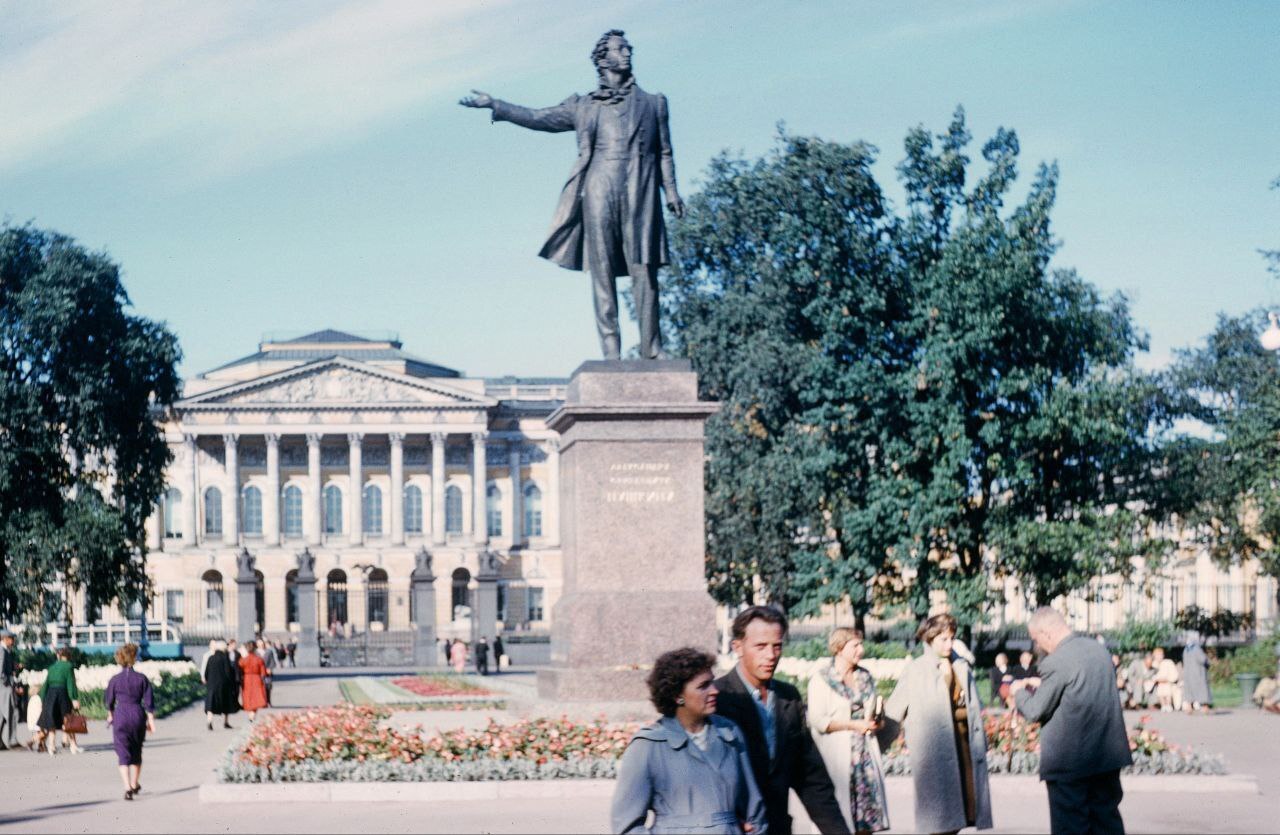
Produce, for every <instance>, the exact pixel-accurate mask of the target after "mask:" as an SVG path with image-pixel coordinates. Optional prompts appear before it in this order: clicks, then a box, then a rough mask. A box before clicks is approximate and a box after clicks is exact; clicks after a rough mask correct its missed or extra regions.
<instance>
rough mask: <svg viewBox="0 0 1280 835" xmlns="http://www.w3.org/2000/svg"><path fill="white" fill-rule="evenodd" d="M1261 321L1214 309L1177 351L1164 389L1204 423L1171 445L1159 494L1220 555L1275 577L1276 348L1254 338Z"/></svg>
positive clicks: (1279, 555)
mask: <svg viewBox="0 0 1280 835" xmlns="http://www.w3.org/2000/svg"><path fill="white" fill-rule="evenodd" d="M1266 321H1267V316H1266V312H1265V311H1264V310H1261V309H1259V310H1254V311H1251V312H1249V313H1246V314H1244V315H1242V316H1227V315H1220V316H1219V317H1218V324H1217V326H1216V327H1215V328H1214V331H1213V333H1212V334H1210V335H1209V337H1208V338H1207V339H1206V340H1205V342H1204V344H1203V345H1200V346H1198V347H1196V348H1194V349H1191V350H1188V351H1184V352H1181V353H1180V354H1179V355H1178V356H1177V358H1176V360H1175V362H1174V365H1173V367H1172V369H1171V370H1170V372H1169V377H1168V386H1169V389H1170V391H1171V392H1173V393H1175V394H1177V395H1179V396H1180V400H1179V405H1180V407H1181V409H1180V411H1181V414H1182V416H1183V417H1185V418H1187V419H1190V420H1194V421H1198V422H1199V423H1200V424H1201V425H1203V427H1204V430H1205V431H1204V432H1201V433H1199V434H1187V435H1184V436H1182V437H1180V438H1178V439H1176V440H1175V441H1174V442H1173V443H1171V444H1170V445H1169V447H1168V450H1167V453H1166V458H1167V462H1168V463H1167V466H1166V471H1167V473H1168V479H1167V481H1168V484H1167V488H1166V489H1167V491H1168V494H1169V496H1168V498H1167V499H1166V502H1167V504H1168V505H1169V506H1170V507H1171V508H1172V509H1173V510H1174V511H1175V512H1176V513H1177V514H1178V518H1179V521H1180V523H1181V527H1182V530H1183V531H1184V532H1185V534H1186V535H1187V536H1188V537H1190V539H1191V541H1192V542H1194V543H1196V544H1198V545H1199V546H1201V547H1203V548H1205V549H1207V550H1208V553H1209V555H1210V556H1211V557H1212V558H1213V560H1214V562H1216V563H1217V564H1218V565H1220V566H1223V567H1229V566H1231V565H1236V564H1239V563H1241V562H1244V561H1247V560H1257V561H1258V564H1259V567H1260V569H1261V570H1262V571H1263V573H1265V574H1268V575H1270V576H1272V577H1280V547H1278V545H1277V543H1280V490H1278V489H1277V485H1280V358H1278V357H1277V355H1276V354H1275V353H1273V352H1271V351H1268V350H1266V349H1265V348H1263V347H1262V346H1261V345H1260V344H1258V334H1259V333H1261V332H1262V329H1263V326H1264V324H1265V323H1266Z"/></svg>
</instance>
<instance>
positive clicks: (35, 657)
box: [18, 647, 116, 672]
mask: <svg viewBox="0 0 1280 835" xmlns="http://www.w3.org/2000/svg"><path fill="white" fill-rule="evenodd" d="M57 660H58V656H57V655H55V654H54V653H53V651H52V650H48V649H20V650H18V663H19V664H21V665H22V667H23V669H26V670H31V671H33V672H34V671H36V670H47V669H49V668H50V667H52V666H53V662H54V661H57ZM115 663H116V659H115V656H114V655H112V654H111V653H100V652H82V651H81V650H80V648H79V647H71V666H73V667H77V668H79V667H111V666H113V665H114V664H115Z"/></svg>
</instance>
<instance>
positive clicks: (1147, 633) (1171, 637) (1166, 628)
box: [1103, 620, 1178, 654]
mask: <svg viewBox="0 0 1280 835" xmlns="http://www.w3.org/2000/svg"><path fill="white" fill-rule="evenodd" d="M1103 635H1104V637H1105V638H1106V639H1107V645H1108V646H1109V647H1110V648H1111V650H1112V651H1113V652H1118V653H1121V654H1124V653H1126V652H1146V651H1148V650H1152V649H1155V648H1156V647H1171V646H1173V645H1174V643H1175V642H1176V641H1177V637H1178V627H1177V626H1176V625H1174V623H1173V622H1172V621H1167V620H1131V621H1128V622H1126V623H1125V625H1124V626H1122V627H1120V628H1119V629H1110V630H1107V631H1106V632H1105V633H1103Z"/></svg>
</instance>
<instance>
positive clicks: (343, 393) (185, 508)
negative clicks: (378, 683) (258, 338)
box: [148, 330, 567, 641]
mask: <svg viewBox="0 0 1280 835" xmlns="http://www.w3.org/2000/svg"><path fill="white" fill-rule="evenodd" d="M566 384H567V381H566V380H562V379H519V378H514V377H506V378H497V379H481V378H471V377H465V376H463V375H462V374H461V373H460V372H458V371H455V370H453V369H450V368H446V367H444V366H441V365H437V364H435V363H432V362H428V361H426V360H423V359H420V358H418V357H415V356H413V355H411V354H409V353H407V352H405V351H404V350H403V348H402V346H401V343H400V342H399V341H398V340H397V339H395V338H386V339H375V338H367V337H363V336H356V335H352V334H349V333H343V332H340V331H334V330H325V331H319V332H316V333H311V334H308V335H306V336H301V337H297V338H292V339H270V338H269V339H266V340H264V341H263V342H262V343H261V344H260V345H259V346H258V351H257V352H256V353H253V354H250V355H248V356H245V357H241V358H240V359H237V360H234V361H232V362H229V363H227V364H225V365H222V366H220V367H218V368H215V369H213V370H211V371H207V372H205V373H203V374H200V375H197V376H196V377H194V378H193V379H190V380H188V381H187V382H186V386H185V388H184V390H183V396H182V399H181V400H179V401H178V402H177V403H175V404H174V405H173V407H172V409H171V410H170V411H169V413H168V414H167V415H166V417H165V420H164V426H163V429H164V433H165V437H166V439H167V440H168V442H169V444H170V445H171V447H172V449H173V452H174V456H173V463H172V464H171V465H170V467H169V470H168V477H167V484H168V487H167V490H166V492H165V494H164V496H163V497H162V498H161V500H160V502H159V503H158V504H157V507H156V513H155V515H154V517H153V518H152V520H151V521H150V523H149V525H148V537H149V548H148V551H149V556H148V569H149V572H150V574H151V576H152V578H153V580H154V583H155V598H154V600H153V604H152V611H151V613H150V616H151V617H152V618H157V617H160V618H163V619H164V620H167V621H168V622H169V623H171V624H173V625H175V626H177V627H178V628H179V629H181V631H182V633H183V635H184V637H185V638H186V639H187V640H188V641H192V640H196V639H205V638H208V637H213V636H217V635H231V634H233V633H234V631H235V625H236V624H237V622H238V615H239V613H238V612H237V611H236V606H237V595H236V585H235V582H234V580H235V576H236V570H237V562H236V558H237V554H238V553H239V552H240V551H241V549H248V551H249V552H250V553H251V554H252V555H253V556H254V558H255V560H256V571H257V574H258V575H259V583H258V590H257V595H256V597H257V599H256V603H255V617H254V621H255V623H257V624H259V627H260V628H261V629H262V630H263V631H264V632H265V633H266V634H268V635H278V636H281V637H283V635H284V634H285V633H287V632H288V631H289V630H290V628H291V624H293V623H296V621H297V617H298V614H297V612H298V600H297V589H296V587H295V586H294V584H293V580H294V577H295V576H296V568H297V554H298V553H299V552H300V551H302V550H303V549H304V548H307V549H309V550H310V551H311V553H312V554H313V555H314V556H315V558H316V559H315V574H316V576H317V578H318V583H317V585H316V596H317V601H316V602H317V607H316V611H317V618H318V621H319V627H320V629H321V630H322V631H323V630H325V629H331V630H332V629H341V630H343V631H347V630H349V629H350V630H353V631H369V632H375V633H376V632H382V631H388V630H404V629H408V628H409V626H410V624H411V623H413V622H415V613H414V612H413V611H412V609H413V606H412V602H411V595H410V594H409V576H410V572H411V571H412V570H413V568H414V555H415V553H416V552H417V551H419V550H420V549H422V548H424V547H425V548H426V549H428V550H429V551H430V553H431V554H432V557H433V562H434V571H435V574H436V576H437V578H438V579H437V581H436V584H435V602H436V613H437V617H436V620H437V624H436V625H437V632H438V634H443V635H450V634H452V635H457V636H466V635H469V630H470V624H469V620H470V617H469V608H470V606H471V604H472V602H473V600H472V590H473V589H474V587H475V583H474V577H475V575H476V574H477V571H478V566H479V563H478V561H479V558H480V555H481V554H483V553H485V552H490V553H493V554H496V555H497V557H498V561H499V563H500V567H499V571H498V575H499V581H498V587H497V592H498V609H499V612H498V615H499V620H500V622H501V625H502V627H503V628H505V629H507V630H517V631H522V630H535V631H536V630H545V629H546V628H547V627H548V626H549V618H550V612H551V607H552V606H553V605H554V603H555V602H556V599H557V597H558V595H559V591H560V586H561V555H560V543H559V539H558V531H559V519H558V517H559V509H558V507H557V500H558V497H559V493H560V490H559V447H558V440H557V436H556V434H555V433H554V432H552V431H550V430H549V429H547V428H546V426H545V424H544V420H545V418H546V417H547V416H548V415H549V414H551V412H552V411H553V410H554V409H555V408H556V407H557V406H558V405H560V403H561V402H562V401H563V398H564V389H565V385H566ZM348 625H350V626H348Z"/></svg>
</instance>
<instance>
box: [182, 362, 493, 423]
mask: <svg viewBox="0 0 1280 835" xmlns="http://www.w3.org/2000/svg"><path fill="white" fill-rule="evenodd" d="M497 402H498V401H497V400H495V399H494V398H491V397H488V396H486V395H484V394H479V393H476V392H472V391H467V390H466V389H464V388H461V387H458V386H452V385H448V384H446V383H442V382H440V381H438V380H435V379H430V378H428V379H423V378H421V377H410V376H408V375H402V374H396V373H394V372H390V371H387V370H385V369H381V368H377V367H375V366H371V365H366V364H364V363H360V362H356V361H354V360H350V359H347V358H344V357H331V358H329V359H326V360H319V361H317V362H313V363H309V364H307V365H304V366H301V367H298V368H292V369H289V370H287V371H281V372H278V373H275V374H268V375H266V376H263V377H259V378H257V379H254V380H246V381H243V382H239V383H234V384H232V385H229V386H224V387H222V388H218V389H213V390H212V391H206V392H202V393H200V394H198V395H196V396H194V397H190V398H184V399H183V400H179V401H178V402H177V403H176V404H174V408H175V409H177V410H179V411H182V410H188V409H191V410H206V409H215V410H216V409H231V410H234V409H239V408H249V409H263V408H268V409H333V408H339V409H385V408H387V407H393V408H394V407H413V408H423V407H427V408H444V409H448V408H456V409H485V408H489V407H492V406H496V405H497Z"/></svg>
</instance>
